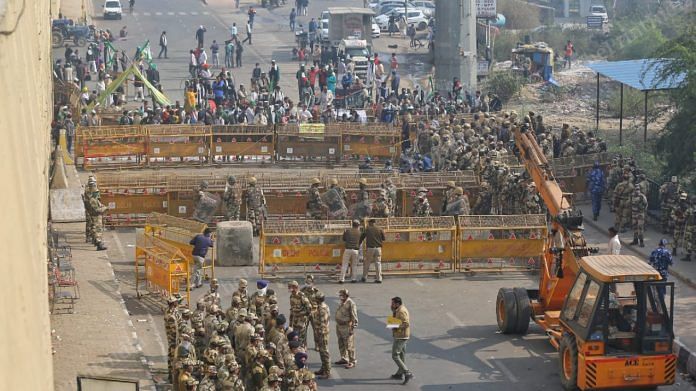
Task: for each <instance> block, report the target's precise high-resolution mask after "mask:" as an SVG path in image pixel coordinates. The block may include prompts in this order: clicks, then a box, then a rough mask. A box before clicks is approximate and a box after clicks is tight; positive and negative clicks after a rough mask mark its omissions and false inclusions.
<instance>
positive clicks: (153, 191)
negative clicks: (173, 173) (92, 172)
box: [96, 173, 169, 226]
mask: <svg viewBox="0 0 696 391" xmlns="http://www.w3.org/2000/svg"><path fill="white" fill-rule="evenodd" d="M96 178H97V183H98V185H99V190H100V192H101V202H102V203H103V204H104V205H105V206H106V207H107V208H108V209H107V211H106V213H105V214H104V223H105V224H106V225H107V226H142V225H143V224H144V223H145V219H146V217H147V215H148V214H150V213H152V212H160V213H166V212H167V211H168V206H169V204H168V194H167V180H168V176H166V175H161V174H147V175H142V174H135V175H134V174H131V175H123V174H121V173H99V174H97V176H96Z"/></svg>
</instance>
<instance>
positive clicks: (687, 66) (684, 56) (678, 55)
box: [653, 12, 696, 178]
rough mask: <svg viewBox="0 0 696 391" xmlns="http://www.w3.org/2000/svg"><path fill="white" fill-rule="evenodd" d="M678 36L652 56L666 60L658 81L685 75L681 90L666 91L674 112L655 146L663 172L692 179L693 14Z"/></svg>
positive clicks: (695, 141)
mask: <svg viewBox="0 0 696 391" xmlns="http://www.w3.org/2000/svg"><path fill="white" fill-rule="evenodd" d="M684 23H685V24H684V25H683V28H682V33H681V34H680V35H679V36H677V37H676V38H674V39H672V40H669V41H668V42H666V43H665V45H664V46H663V47H661V48H660V49H659V50H657V51H656V52H655V53H654V56H653V57H655V58H670V59H673V60H672V61H670V62H665V63H663V64H664V66H663V67H662V68H661V70H660V78H661V79H663V80H671V79H673V78H674V77H675V76H678V75H685V81H684V83H683V85H682V88H679V89H674V90H671V91H670V94H671V97H672V100H673V102H674V106H675V112H674V114H673V115H672V117H671V119H670V120H669V121H668V122H667V124H666V125H665V128H664V129H663V132H662V135H661V137H660V140H659V142H658V144H657V148H658V151H659V152H661V153H663V154H664V155H665V158H666V160H667V173H668V174H675V175H686V176H690V177H692V178H693V177H694V175H695V174H694V173H695V172H696V122H695V121H694V119H695V118H696V13H694V12H692V13H690V14H689V17H687V18H685V19H684Z"/></svg>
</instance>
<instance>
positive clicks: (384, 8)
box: [376, 0, 418, 15]
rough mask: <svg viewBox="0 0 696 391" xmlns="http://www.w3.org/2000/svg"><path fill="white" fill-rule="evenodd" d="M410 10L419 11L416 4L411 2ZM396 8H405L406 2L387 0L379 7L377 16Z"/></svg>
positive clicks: (409, 4)
mask: <svg viewBox="0 0 696 391" xmlns="http://www.w3.org/2000/svg"><path fill="white" fill-rule="evenodd" d="M407 5H408V8H409V10H410V9H414V10H415V9H418V8H417V7H416V5H415V4H413V3H411V2H409V3H408V4H407ZM394 8H404V2H403V1H398V0H387V1H385V2H383V3H382V4H380V5H379V7H378V11H377V12H376V13H377V15H382V14H385V13H387V12H389V11H391V10H393V9H394Z"/></svg>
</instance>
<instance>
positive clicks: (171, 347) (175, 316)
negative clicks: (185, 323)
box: [164, 297, 181, 383]
mask: <svg viewBox="0 0 696 391" xmlns="http://www.w3.org/2000/svg"><path fill="white" fill-rule="evenodd" d="M178 303H179V300H178V299H176V298H174V297H170V298H169V300H168V304H169V307H168V308H167V311H166V312H165V313H164V330H165V332H166V335H167V368H168V369H169V382H170V383H173V380H174V358H175V356H176V344H177V338H178V335H177V333H178V330H179V322H180V321H181V314H180V313H179V309H178V308H177V306H176V304H178Z"/></svg>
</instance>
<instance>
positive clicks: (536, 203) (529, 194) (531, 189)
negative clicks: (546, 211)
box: [524, 183, 542, 214]
mask: <svg viewBox="0 0 696 391" xmlns="http://www.w3.org/2000/svg"><path fill="white" fill-rule="evenodd" d="M524 209H525V213H527V214H540V213H542V203H541V198H540V197H539V193H538V192H537V190H536V186H534V183H530V184H528V185H527V190H526V191H525V193H524Z"/></svg>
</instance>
